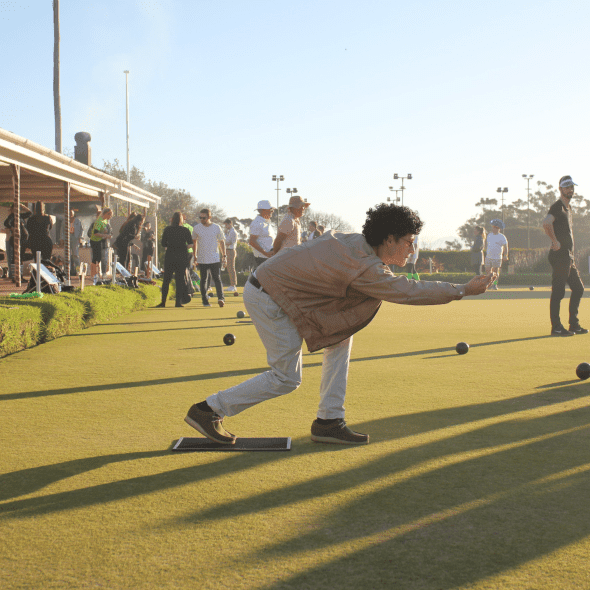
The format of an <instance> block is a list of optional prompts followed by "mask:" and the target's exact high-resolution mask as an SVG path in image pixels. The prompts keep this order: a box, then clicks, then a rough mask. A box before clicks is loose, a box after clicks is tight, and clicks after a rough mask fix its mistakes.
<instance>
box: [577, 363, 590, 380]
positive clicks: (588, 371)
mask: <svg viewBox="0 0 590 590" xmlns="http://www.w3.org/2000/svg"><path fill="white" fill-rule="evenodd" d="M576 375H577V376H578V377H579V378H580V379H581V380H582V381H585V380H586V379H588V377H590V364H588V363H580V364H579V365H578V366H577V367H576Z"/></svg>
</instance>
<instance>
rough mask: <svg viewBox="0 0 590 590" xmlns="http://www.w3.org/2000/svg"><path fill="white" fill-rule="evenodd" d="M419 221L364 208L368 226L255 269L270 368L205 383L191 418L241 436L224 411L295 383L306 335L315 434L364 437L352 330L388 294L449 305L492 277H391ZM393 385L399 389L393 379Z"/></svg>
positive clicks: (252, 309) (202, 428)
mask: <svg viewBox="0 0 590 590" xmlns="http://www.w3.org/2000/svg"><path fill="white" fill-rule="evenodd" d="M421 229H422V221H421V220H420V218H419V217H418V215H417V213H416V212H414V211H412V210H411V209H408V207H399V206H398V205H394V204H385V203H382V204H380V205H377V206H376V207H375V208H374V209H369V211H368V212H367V218H366V221H365V224H364V226H363V231H362V234H358V233H344V232H337V231H334V230H332V231H329V232H326V233H325V234H324V235H323V236H322V238H320V239H316V240H312V241H310V242H305V243H304V244H301V245H299V246H294V247H292V248H283V249H282V250H281V251H280V252H279V253H278V254H275V255H273V256H272V258H270V260H268V261H267V262H265V263H264V264H262V265H261V266H260V267H259V268H258V269H256V271H255V272H253V273H252V274H251V275H250V277H249V279H248V282H247V283H246V285H245V287H244V304H245V306H246V309H247V310H248V314H249V316H250V318H251V319H252V322H253V323H254V326H255V327H256V330H257V332H258V335H259V337H260V340H261V341H262V344H263V345H264V347H265V348H266V354H267V359H268V363H269V365H270V367H269V370H268V371H265V372H263V373H261V374H259V375H256V376H255V377H252V378H251V379H248V380H247V381H244V382H243V383H240V384H237V385H234V386H233V387H229V388H228V389H225V390H223V391H219V392H217V393H214V394H212V395H209V396H206V394H205V393H204V392H203V391H202V388H201V387H200V386H199V390H200V391H199V393H198V394H197V395H199V396H200V400H201V401H198V402H197V403H195V404H194V405H193V406H191V408H190V409H189V411H188V414H187V416H186V418H185V421H186V422H187V424H189V425H190V426H192V427H193V428H195V429H196V430H198V431H199V432H200V433H201V434H203V435H205V436H206V437H207V438H209V439H210V440H213V441H215V442H218V443H222V444H228V445H232V444H235V442H236V437H235V435H233V434H231V433H230V432H228V431H227V430H225V428H224V427H223V424H222V422H223V419H224V418H225V417H226V416H228V417H229V416H235V415H236V414H239V413H240V412H243V411H244V410H247V409H248V408H252V407H253V406H255V405H256V404H259V403H261V402H264V401H266V400H270V399H276V398H278V397H279V396H281V395H285V394H288V393H290V392H292V391H294V390H295V389H297V388H298V387H299V386H300V385H301V380H302V372H303V358H302V349H301V348H302V343H303V340H305V342H306V343H307V347H308V349H309V351H310V352H316V351H318V350H321V349H323V360H322V378H321V382H320V387H319V398H320V402H319V408H318V411H317V417H316V419H315V420H314V421H313V422H312V425H311V438H312V440H313V441H315V442H319V443H335V444H353V445H354V444H357V445H362V444H367V443H368V442H369V435H367V434H361V433H358V432H354V431H353V430H351V429H350V428H349V427H348V426H347V425H346V421H345V420H344V414H345V410H344V401H345V397H346V386H347V380H348V368H349V364H350V351H351V348H352V338H353V334H355V333H356V332H358V331H359V330H362V329H363V328H364V327H365V326H367V325H368V324H369V323H370V322H371V321H372V320H373V318H374V317H375V315H376V313H377V312H378V311H379V308H380V306H381V303H382V302H383V301H388V302H390V303H398V304H403V305H438V304H443V303H449V302H450V301H454V300H459V299H462V298H463V297H464V296H465V295H478V294H480V293H483V292H484V291H485V290H486V288H487V287H488V286H489V284H490V282H491V281H492V280H493V279H494V275H493V274H491V275H489V276H487V277H486V276H478V277H475V278H473V279H472V280H471V281H469V283H467V284H466V285H452V284H450V283H442V282H437V281H428V282H426V281H414V280H409V279H407V278H406V277H405V276H395V275H393V274H392V272H391V271H390V270H389V268H388V267H387V266H386V265H388V264H396V265H397V266H400V267H402V266H405V264H406V262H407V260H408V257H409V255H410V253H411V252H412V251H413V249H414V237H415V236H416V234H418V233H420V230H421ZM400 338H402V339H404V340H408V339H410V340H411V338H412V335H411V333H409V332H408V333H400V332H399V331H395V330H394V331H392V333H391V340H392V341H395V340H399V339H400ZM383 346H387V344H386V343H383ZM378 386H379V383H378V382H374V383H370V382H368V383H362V384H360V385H359V387H360V388H362V389H365V390H368V391H369V396H370V388H371V387H378ZM391 386H393V387H395V379H393V380H392V383H391ZM399 386H400V387H401V388H403V384H399ZM385 387H389V385H388V384H386V385H385ZM369 403H370V402H369ZM255 417H256V415H255V414H253V415H252V418H255ZM273 428H274V425H273Z"/></svg>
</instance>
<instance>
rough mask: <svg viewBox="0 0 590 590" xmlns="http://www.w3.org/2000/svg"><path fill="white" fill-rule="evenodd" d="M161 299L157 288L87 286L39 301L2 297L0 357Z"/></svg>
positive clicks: (141, 307)
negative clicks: (82, 289) (81, 289)
mask: <svg viewBox="0 0 590 590" xmlns="http://www.w3.org/2000/svg"><path fill="white" fill-rule="evenodd" d="M160 299H161V292H160V288H159V287H158V286H155V285H140V286H139V288H138V289H127V288H124V287H118V286H116V285H103V286H100V287H95V286H90V287H86V289H84V291H74V292H72V293H60V294H59V295H44V296H43V297H42V298H40V299H18V298H10V297H1V298H0V357H2V356H6V355H7V354H11V353H12V352H16V351H18V350H22V349H24V348H29V347H30V346H34V345H35V344H40V343H42V342H47V341H48V340H53V339H54V338H59V337H60V336H65V335H66V334H72V333H74V332H78V331H80V330H82V329H83V328H87V327H89V326H92V325H94V324H96V323H99V322H103V321H107V320H110V319H112V318H115V317H117V316H120V315H123V314H126V313H130V312H132V311H135V310H138V309H143V308H146V307H149V306H152V305H155V304H156V303H158V302H159V301H160ZM33 320H34V321H33ZM22 324H25V325H24V326H23V325H22Z"/></svg>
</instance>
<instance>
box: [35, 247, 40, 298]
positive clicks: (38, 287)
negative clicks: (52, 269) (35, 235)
mask: <svg viewBox="0 0 590 590" xmlns="http://www.w3.org/2000/svg"><path fill="white" fill-rule="evenodd" d="M35 257H36V258H35V262H36V263H37V293H41V252H40V251H39V250H37V252H35Z"/></svg>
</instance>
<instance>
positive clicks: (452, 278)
mask: <svg viewBox="0 0 590 590" xmlns="http://www.w3.org/2000/svg"><path fill="white" fill-rule="evenodd" d="M474 276H475V275H474V274H473V273H468V272H463V273H446V272H440V273H433V274H428V273H420V279H421V280H423V281H443V282H446V283H460V284H462V283H468V282H469V281H470V280H471V279H472V278H473V277H474ZM582 282H584V283H586V284H588V282H590V276H588V275H582ZM498 284H499V285H500V286H502V285H505V286H515V287H516V286H526V287H528V286H540V285H551V273H527V274H525V273H521V274H513V275H509V274H508V273H501V274H500V280H499V282H498Z"/></svg>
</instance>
